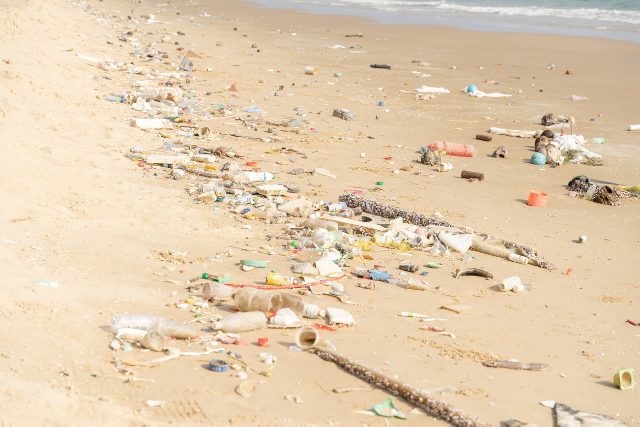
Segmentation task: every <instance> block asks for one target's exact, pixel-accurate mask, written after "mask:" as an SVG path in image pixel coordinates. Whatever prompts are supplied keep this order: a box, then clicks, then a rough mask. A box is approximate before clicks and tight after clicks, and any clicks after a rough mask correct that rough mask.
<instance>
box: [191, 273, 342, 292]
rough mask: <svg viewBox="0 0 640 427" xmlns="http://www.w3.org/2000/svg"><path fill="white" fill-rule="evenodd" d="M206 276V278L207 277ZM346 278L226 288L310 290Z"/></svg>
mask: <svg viewBox="0 0 640 427" xmlns="http://www.w3.org/2000/svg"><path fill="white" fill-rule="evenodd" d="M205 275H206V277H205ZM345 277H347V275H346V274H342V275H340V276H336V277H328V278H326V279H320V280H315V281H313V282H306V283H294V284H292V285H281V286H278V285H254V284H251V283H224V285H226V286H231V287H232V288H253V289H261V290H267V291H279V290H282V289H304V288H308V287H309V286H316V285H320V284H323V283H327V282H334V281H336V280H341V279H344V278H345ZM202 278H203V279H205V280H208V279H209V275H208V274H207V273H203V274H202Z"/></svg>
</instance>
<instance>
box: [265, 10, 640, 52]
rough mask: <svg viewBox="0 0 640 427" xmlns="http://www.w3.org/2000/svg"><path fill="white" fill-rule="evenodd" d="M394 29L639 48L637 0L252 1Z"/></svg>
mask: <svg viewBox="0 0 640 427" xmlns="http://www.w3.org/2000/svg"><path fill="white" fill-rule="evenodd" d="M256 1H257V3H259V4H262V5H264V6H270V7H287V8H296V9H302V10H306V11H308V12H314V13H323V14H339V15H359V16H367V17H371V18H373V19H376V20H378V21H380V22H384V23H392V24H399V23H400V24H402V23H406V24H431V25H448V26H453V27H459V28H465V29H472V30H480V31H515V32H534V33H551V34H566V35H582V36H595V37H604V38H612V39H619V40H626V41H632V42H635V43H640V0H256Z"/></svg>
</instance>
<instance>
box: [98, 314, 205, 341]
mask: <svg viewBox="0 0 640 427" xmlns="http://www.w3.org/2000/svg"><path fill="white" fill-rule="evenodd" d="M111 327H112V328H113V330H114V331H117V330H118V329H122V328H133V329H143V330H145V331H158V332H160V333H161V334H163V335H165V336H172V337H175V338H179V339H187V338H195V337H197V336H199V335H200V332H199V331H198V330H196V329H194V328H191V327H189V326H186V325H183V324H181V323H178V322H176V321H174V320H170V319H166V318H164V317H160V316H151V315H147V314H123V315H119V316H113V318H112V319H111Z"/></svg>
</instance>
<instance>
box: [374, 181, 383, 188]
mask: <svg viewBox="0 0 640 427" xmlns="http://www.w3.org/2000/svg"><path fill="white" fill-rule="evenodd" d="M376 185H377V186H378V187H382V186H383V185H384V182H382V181H378V182H376Z"/></svg>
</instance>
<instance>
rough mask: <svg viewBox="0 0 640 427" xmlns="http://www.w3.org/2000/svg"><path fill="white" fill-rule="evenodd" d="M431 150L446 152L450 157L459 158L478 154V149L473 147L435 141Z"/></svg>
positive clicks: (430, 146)
mask: <svg viewBox="0 0 640 427" xmlns="http://www.w3.org/2000/svg"><path fill="white" fill-rule="evenodd" d="M429 148H434V149H436V150H437V151H441V152H442V151H444V152H446V153H447V155H448V156H459V157H473V156H475V154H476V149H475V147H474V146H473V145H467V144H456V143H454V142H445V141H434V142H433V143H432V144H431V145H429Z"/></svg>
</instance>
